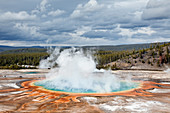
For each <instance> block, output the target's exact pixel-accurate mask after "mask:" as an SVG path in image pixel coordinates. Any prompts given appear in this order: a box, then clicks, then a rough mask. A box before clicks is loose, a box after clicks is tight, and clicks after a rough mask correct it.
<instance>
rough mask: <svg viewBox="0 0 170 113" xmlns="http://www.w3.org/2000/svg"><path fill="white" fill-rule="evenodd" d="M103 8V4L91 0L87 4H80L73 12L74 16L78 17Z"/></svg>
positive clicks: (72, 15)
mask: <svg viewBox="0 0 170 113" xmlns="http://www.w3.org/2000/svg"><path fill="white" fill-rule="evenodd" d="M102 8H103V5H100V4H98V2H97V1H96V0H89V2H88V3H86V4H85V5H82V4H79V5H78V6H77V8H76V9H75V10H74V11H73V13H72V14H71V17H72V18H77V17H81V16H83V15H85V14H86V13H91V12H94V11H97V10H100V9H102Z"/></svg>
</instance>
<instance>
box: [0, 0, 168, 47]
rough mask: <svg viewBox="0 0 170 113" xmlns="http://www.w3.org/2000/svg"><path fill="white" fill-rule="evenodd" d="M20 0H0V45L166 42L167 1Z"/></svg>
mask: <svg viewBox="0 0 170 113" xmlns="http://www.w3.org/2000/svg"><path fill="white" fill-rule="evenodd" d="M19 1H20V2H19ZM23 1H24V2H23ZM23 1H21V0H10V2H8V3H7V2H5V0H1V1H0V26H1V28H0V45H1V44H3V45H4V43H6V44H10V43H11V44H10V45H15V43H16V44H17V45H18V44H19V43H20V42H21V45H22V43H24V44H26V45H31V44H32V45H37V44H42V45H43V44H44V45H45V44H46V42H50V43H51V44H56V45H107V44H128V43H145V42H152V40H153V41H155V40H160V41H162V40H163V41H170V38H169V37H168V36H169V35H170V32H169V29H170V26H169V25H170V19H169V15H168V14H167V11H169V3H170V2H169V1H168V0H162V1H160V0H150V1H149V2H148V0H114V1H113V0H105V1H103V0H83V1H80V0H69V1H68V0H55V1H54V0H37V1H33V0H23ZM1 6H2V7H1ZM9 6H12V7H9ZM14 7H15V8H14ZM24 7H25V8H24ZM7 40H8V42H7ZM122 40H123V41H122Z"/></svg>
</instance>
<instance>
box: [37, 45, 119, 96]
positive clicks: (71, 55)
mask: <svg viewBox="0 0 170 113" xmlns="http://www.w3.org/2000/svg"><path fill="white" fill-rule="evenodd" d="M56 64H57V65H58V67H57V68H52V69H51V70H50V72H49V73H48V74H47V75H46V79H45V80H43V81H40V82H39V83H38V84H39V85H43V86H44V87H46V88H48V87H50V89H58V90H65V89H68V90H72V91H74V90H79V91H81V90H82V89H83V90H88V91H95V92H98V93H105V92H111V91H113V90H116V89H119V88H120V80H119V78H117V77H116V76H114V75H113V74H111V72H110V71H103V70H98V69H96V63H95V61H94V59H93V57H92V56H91V54H89V53H88V52H84V51H83V50H81V49H76V48H71V49H65V50H63V51H60V50H59V49H58V48H56V49H55V50H54V51H53V53H52V54H51V55H50V57H49V58H47V59H46V60H42V61H41V62H40V68H45V67H46V68H49V67H50V68H51V67H54V66H55V65H56Z"/></svg>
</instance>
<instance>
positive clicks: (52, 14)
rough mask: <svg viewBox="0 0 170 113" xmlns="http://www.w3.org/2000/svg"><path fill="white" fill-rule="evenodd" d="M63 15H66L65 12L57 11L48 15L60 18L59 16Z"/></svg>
mask: <svg viewBox="0 0 170 113" xmlns="http://www.w3.org/2000/svg"><path fill="white" fill-rule="evenodd" d="M63 13H65V11H63V10H59V9H57V10H56V11H50V12H48V15H50V16H58V15H61V14H63Z"/></svg>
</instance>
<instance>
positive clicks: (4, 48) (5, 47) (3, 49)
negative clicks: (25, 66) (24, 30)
mask: <svg viewBox="0 0 170 113" xmlns="http://www.w3.org/2000/svg"><path fill="white" fill-rule="evenodd" d="M25 48H44V47H41V46H32V47H14V46H3V45H0V53H1V52H3V51H8V50H16V49H25Z"/></svg>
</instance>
